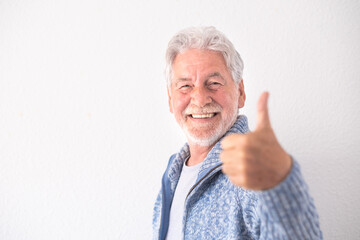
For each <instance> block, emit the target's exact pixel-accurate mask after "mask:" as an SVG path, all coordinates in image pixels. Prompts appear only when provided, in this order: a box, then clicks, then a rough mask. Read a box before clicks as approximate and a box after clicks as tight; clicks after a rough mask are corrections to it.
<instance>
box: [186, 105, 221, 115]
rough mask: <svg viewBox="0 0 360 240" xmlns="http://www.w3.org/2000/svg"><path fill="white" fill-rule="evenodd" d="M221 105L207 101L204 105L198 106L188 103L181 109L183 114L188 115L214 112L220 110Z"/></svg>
mask: <svg viewBox="0 0 360 240" xmlns="http://www.w3.org/2000/svg"><path fill="white" fill-rule="evenodd" d="M221 111H222V107H221V106H220V105H219V104H217V103H209V104H207V105H205V106H204V107H198V106H196V105H193V104H192V105H189V106H187V107H186V108H185V110H184V111H183V114H184V115H190V114H193V113H195V114H208V113H215V112H221Z"/></svg>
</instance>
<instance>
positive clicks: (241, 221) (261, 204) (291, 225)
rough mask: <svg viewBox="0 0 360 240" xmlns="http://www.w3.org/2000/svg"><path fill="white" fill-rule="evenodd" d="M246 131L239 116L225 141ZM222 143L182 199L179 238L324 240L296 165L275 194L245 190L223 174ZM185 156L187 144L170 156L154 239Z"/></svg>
mask: <svg viewBox="0 0 360 240" xmlns="http://www.w3.org/2000/svg"><path fill="white" fill-rule="evenodd" d="M247 132H249V128H248V123H247V118H246V117H245V116H242V115H240V116H238V119H237V121H236V122H235V124H234V125H233V126H232V127H231V128H230V130H229V131H228V132H227V133H226V134H225V135H224V136H226V135H229V134H231V133H247ZM220 142H221V139H220V140H219V142H217V143H216V145H215V146H214V147H213V148H212V150H211V151H210V152H209V153H208V155H207V157H206V158H205V159H204V161H203V163H202V166H201V168H200V170H199V174H198V178H197V180H196V183H195V185H194V186H193V188H192V189H191V190H190V192H189V194H188V196H187V198H186V200H185V203H184V206H185V210H184V217H183V236H182V238H183V239H186V240H192V239H302V240H303V239H322V233H321V230H320V226H319V218H318V214H317V212H316V208H315V206H314V203H313V199H312V198H311V196H310V195H309V191H308V187H307V185H306V183H305V181H304V179H303V177H302V175H301V172H300V167H299V164H298V163H297V162H296V161H295V160H293V164H292V169H291V172H290V174H289V175H288V176H287V177H286V179H285V180H284V181H283V182H281V183H280V184H279V185H277V186H276V187H274V188H273V189H270V190H266V191H250V190H245V189H243V188H241V187H237V186H235V185H233V184H232V183H231V182H230V181H229V178H228V177H227V176H226V175H225V174H223V173H222V172H221V161H220V159H219V154H220V152H221V151H222V149H221V146H220ZM189 155H190V151H189V146H188V144H185V146H184V147H183V148H182V149H181V150H180V152H179V153H177V154H174V155H172V156H171V157H170V160H169V163H168V167H167V169H166V171H165V173H164V176H163V179H162V187H161V190H160V193H159V195H158V197H157V199H156V202H155V207H154V217H153V239H161V240H163V239H165V237H166V234H167V230H168V226H169V214H170V208H171V202H172V198H173V196H174V192H175V189H176V185H177V182H178V180H179V177H180V174H181V170H182V166H183V163H184V161H185V160H186V159H187V158H188V157H189Z"/></svg>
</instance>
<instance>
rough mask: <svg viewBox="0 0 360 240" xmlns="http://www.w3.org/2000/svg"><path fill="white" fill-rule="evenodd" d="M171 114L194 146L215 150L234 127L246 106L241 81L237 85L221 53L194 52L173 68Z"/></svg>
mask: <svg viewBox="0 0 360 240" xmlns="http://www.w3.org/2000/svg"><path fill="white" fill-rule="evenodd" d="M172 67H173V78H172V83H171V87H170V89H168V95H169V107H170V112H172V113H173V114H174V116H175V119H176V121H177V122H178V124H179V125H180V127H181V128H182V129H183V130H184V131H185V134H186V136H187V138H188V141H189V143H190V144H196V145H201V146H211V145H213V144H214V143H215V142H216V141H217V140H218V139H219V138H221V137H222V136H223V135H224V134H225V132H226V131H227V130H228V129H229V128H230V127H231V126H232V125H233V124H234V122H235V121H236V118H237V113H238V108H241V107H243V106H244V102H245V92H244V85H243V83H242V81H241V83H240V84H239V85H236V84H235V83H234V81H233V79H232V76H231V73H230V71H229V70H228V68H227V67H226V63H225V60H224V57H223V56H222V54H221V53H220V52H216V51H210V50H198V49H190V50H187V51H185V52H184V53H181V54H178V55H177V56H176V58H175V60H174V63H173V65H172Z"/></svg>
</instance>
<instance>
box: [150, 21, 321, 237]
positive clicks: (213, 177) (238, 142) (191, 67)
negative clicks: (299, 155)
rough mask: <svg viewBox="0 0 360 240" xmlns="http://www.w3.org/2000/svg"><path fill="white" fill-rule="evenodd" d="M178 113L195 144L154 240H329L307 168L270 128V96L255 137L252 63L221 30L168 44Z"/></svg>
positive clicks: (177, 173) (163, 195)
mask: <svg viewBox="0 0 360 240" xmlns="http://www.w3.org/2000/svg"><path fill="white" fill-rule="evenodd" d="M166 64H167V67H166V77H167V81H168V96H169V107H170V112H171V113H173V114H174V117H175V119H176V121H177V122H178V124H179V125H180V127H181V128H182V129H183V131H184V132H185V135H186V137H187V140H188V142H187V143H186V144H185V145H184V146H183V148H182V149H181V150H180V151H179V152H178V153H177V154H174V155H172V156H171V157H170V160H169V163H168V167H167V169H166V171H165V173H164V176H163V179H162V187H161V191H160V193H159V195H158V198H157V200H156V203H155V207H154V218H153V228H154V239H167V240H173V239H322V233H321V230H320V228H319V221H318V215H317V212H316V209H315V206H314V203H313V200H312V198H311V196H310V195H309V192H308V189H307V186H306V184H305V182H304V180H303V177H302V175H301V172H300V168H299V165H298V163H297V162H296V161H295V160H294V159H293V158H292V157H290V155H289V154H288V153H286V151H285V150H284V149H283V148H282V147H281V146H280V144H279V143H278V141H277V139H276V137H275V134H274V132H273V130H272V128H271V124H270V120H269V114H268V108H267V99H268V96H269V94H268V93H267V92H265V93H263V94H262V95H261V96H260V98H259V101H258V106H257V126H256V129H255V131H253V132H249V128H248V123H247V119H246V117H245V116H243V115H238V110H239V108H242V107H243V106H244V104H245V99H246V95H245V91H244V83H243V79H242V71H243V62H242V60H241V58H240V55H239V53H238V52H237V51H236V50H235V48H234V46H233V44H232V43H231V42H230V41H229V40H228V39H227V38H226V37H225V36H224V34H222V33H221V32H219V31H218V30H216V29H215V28H214V27H199V28H188V29H184V30H182V31H180V32H179V33H178V34H176V35H175V36H174V37H173V38H172V39H171V40H170V42H169V46H168V49H167V52H166Z"/></svg>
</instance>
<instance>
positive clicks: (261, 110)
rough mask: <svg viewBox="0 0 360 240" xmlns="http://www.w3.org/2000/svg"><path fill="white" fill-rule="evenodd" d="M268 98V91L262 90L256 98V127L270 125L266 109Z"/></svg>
mask: <svg viewBox="0 0 360 240" xmlns="http://www.w3.org/2000/svg"><path fill="white" fill-rule="evenodd" d="M268 98H269V93H268V92H263V93H262V94H261V96H260V98H259V100H258V104H257V123H256V129H262V128H268V127H271V124H270V117H269V111H268Z"/></svg>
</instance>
